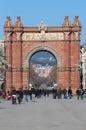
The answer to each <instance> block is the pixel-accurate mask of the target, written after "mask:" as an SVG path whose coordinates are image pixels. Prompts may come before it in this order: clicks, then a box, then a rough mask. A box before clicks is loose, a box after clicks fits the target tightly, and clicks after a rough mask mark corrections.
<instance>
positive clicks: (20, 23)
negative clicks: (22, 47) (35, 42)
mask: <svg viewBox="0 0 86 130" xmlns="http://www.w3.org/2000/svg"><path fill="white" fill-rule="evenodd" d="M14 27H23V24H22V22H21V18H20V16H17V21H16V23H15V25H14Z"/></svg>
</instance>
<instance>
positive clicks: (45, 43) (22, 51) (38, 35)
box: [4, 16, 81, 90]
mask: <svg viewBox="0 0 86 130" xmlns="http://www.w3.org/2000/svg"><path fill="white" fill-rule="evenodd" d="M80 32H81V24H80V22H79V20H78V16H75V19H74V22H73V24H71V23H70V22H69V20H68V16H66V17H65V18H64V22H63V25H62V26H61V27H47V26H46V25H45V24H43V23H42V24H40V26H39V27H23V24H22V21H21V19H20V17H19V16H18V17H17V21H16V23H15V24H14V26H13V25H12V22H11V19H10V17H9V16H8V17H7V21H6V22H5V24H4V34H5V42H6V59H7V65H8V68H7V69H6V89H7V90H10V89H11V88H12V87H15V88H16V89H18V88H20V87H22V88H25V87H26V86H27V87H28V85H29V69H30V68H29V60H30V57H31V56H32V54H34V53H35V52H37V51H40V50H45V51H49V52H51V53H52V54H53V55H54V56H55V57H56V59H57V84H58V86H60V87H66V88H68V87H69V86H70V85H71V86H72V88H73V89H76V88H77V87H79V86H80V68H79V64H80Z"/></svg>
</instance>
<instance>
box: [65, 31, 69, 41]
mask: <svg viewBox="0 0 86 130" xmlns="http://www.w3.org/2000/svg"><path fill="white" fill-rule="evenodd" d="M64 33H65V39H66V40H68V39H69V33H70V32H64Z"/></svg>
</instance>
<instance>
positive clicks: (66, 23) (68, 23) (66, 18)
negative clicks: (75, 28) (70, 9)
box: [63, 16, 70, 26]
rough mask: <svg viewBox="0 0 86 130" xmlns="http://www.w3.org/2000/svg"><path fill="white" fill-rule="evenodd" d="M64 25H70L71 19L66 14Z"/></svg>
mask: <svg viewBox="0 0 86 130" xmlns="http://www.w3.org/2000/svg"><path fill="white" fill-rule="evenodd" d="M63 26H70V21H69V20H68V16H65V18H64V22H63Z"/></svg>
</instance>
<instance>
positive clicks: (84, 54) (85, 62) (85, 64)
mask: <svg viewBox="0 0 86 130" xmlns="http://www.w3.org/2000/svg"><path fill="white" fill-rule="evenodd" d="M81 65H82V66H81V67H82V85H83V89H86V43H85V44H84V45H82V48H81Z"/></svg>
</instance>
